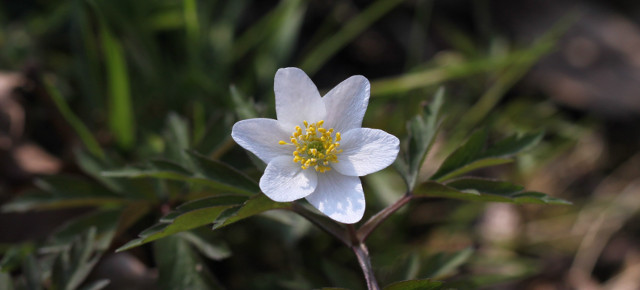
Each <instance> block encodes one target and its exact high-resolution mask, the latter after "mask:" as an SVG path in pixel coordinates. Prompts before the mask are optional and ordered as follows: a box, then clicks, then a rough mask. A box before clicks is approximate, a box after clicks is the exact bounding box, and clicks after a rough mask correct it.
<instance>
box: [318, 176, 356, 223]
mask: <svg viewBox="0 0 640 290" xmlns="http://www.w3.org/2000/svg"><path fill="white" fill-rule="evenodd" d="M307 200H308V201H309V202H310V203H311V204H312V205H313V206H314V207H315V208H317V209H318V210H319V211H321V212H322V213H324V214H325V215H327V216H328V217H330V218H332V219H334V220H336V221H338V222H341V223H345V224H353V223H357V222H358V221H360V219H362V215H363V214H364V208H365V201H364V191H363V190H362V183H360V178H358V177H354V176H344V175H342V174H340V173H338V172H336V171H333V170H331V171H327V172H324V173H318V186H317V187H316V191H314V192H313V193H312V194H311V195H309V196H307Z"/></svg>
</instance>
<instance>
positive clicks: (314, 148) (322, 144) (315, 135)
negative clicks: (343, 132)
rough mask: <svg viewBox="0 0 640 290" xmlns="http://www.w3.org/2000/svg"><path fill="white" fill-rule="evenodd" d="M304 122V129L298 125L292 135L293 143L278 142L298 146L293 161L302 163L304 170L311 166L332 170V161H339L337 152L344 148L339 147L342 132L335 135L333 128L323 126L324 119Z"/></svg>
mask: <svg viewBox="0 0 640 290" xmlns="http://www.w3.org/2000/svg"><path fill="white" fill-rule="evenodd" d="M302 123H303V124H304V130H302V128H301V127H300V126H296V127H295V130H294V132H293V133H292V134H291V137H290V140H291V143H287V142H285V141H280V142H278V144H280V145H295V146H296V148H295V149H294V150H293V153H292V154H293V162H294V163H300V168H302V169H303V170H305V169H308V168H311V167H313V168H314V169H315V170H316V171H317V172H321V173H323V172H326V171H329V170H331V167H330V166H329V165H330V163H337V162H338V156H337V154H339V153H340V152H342V149H338V147H339V146H340V143H338V141H340V138H341V137H340V132H336V133H335V135H334V134H333V132H334V129H333V128H329V129H325V128H323V127H322V125H324V121H323V120H320V121H318V122H316V123H311V124H309V122H307V121H306V120H305V121H303V122H302Z"/></svg>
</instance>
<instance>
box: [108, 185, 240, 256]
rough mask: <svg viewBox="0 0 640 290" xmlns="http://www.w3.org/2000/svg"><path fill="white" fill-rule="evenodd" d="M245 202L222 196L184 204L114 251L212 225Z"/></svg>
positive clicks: (238, 198) (229, 196)
mask: <svg viewBox="0 0 640 290" xmlns="http://www.w3.org/2000/svg"><path fill="white" fill-rule="evenodd" d="M246 200H247V198H246V197H244V196H235V195H223V196H213V197H208V198H203V199H200V200H195V201H192V202H188V203H185V204H183V205H181V206H179V207H178V208H176V210H175V211H174V212H171V213H169V214H168V216H170V218H167V217H164V218H162V219H161V220H160V223H158V224H156V225H154V226H152V227H150V228H148V229H146V230H144V231H143V232H141V233H140V234H139V236H140V237H139V238H138V239H135V240H132V241H130V242H128V243H127V244H125V245H124V246H122V247H120V248H119V249H117V250H116V252H120V251H124V250H128V249H131V248H134V247H137V246H140V245H142V244H145V243H148V242H151V241H154V240H157V239H160V238H163V237H166V236H169V235H172V234H175V233H178V232H183V231H187V230H190V229H193V228H196V227H199V226H203V225H206V224H209V223H212V222H213V221H215V220H216V218H217V217H218V216H219V215H220V214H221V213H222V212H224V211H225V210H226V209H228V208H230V207H234V206H239V205H241V204H242V203H244V202H245V201H246Z"/></svg>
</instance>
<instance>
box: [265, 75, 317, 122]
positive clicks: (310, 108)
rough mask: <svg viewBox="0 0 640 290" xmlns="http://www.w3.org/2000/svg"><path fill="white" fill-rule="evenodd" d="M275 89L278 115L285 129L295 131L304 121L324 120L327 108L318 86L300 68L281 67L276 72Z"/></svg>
mask: <svg viewBox="0 0 640 290" xmlns="http://www.w3.org/2000/svg"><path fill="white" fill-rule="evenodd" d="M273 90H274V92H275V94H276V115H277V116H278V121H280V122H281V123H282V125H283V128H284V129H285V130H288V131H291V132H293V130H294V128H295V126H296V125H298V126H302V121H305V120H306V121H308V122H309V123H315V122H317V121H320V120H323V119H324V117H325V116H326V109H325V107H324V103H323V102H322V97H320V93H319V92H318V88H316V85H315V84H313V82H312V81H311V79H309V77H308V76H307V74H305V73H304V71H302V70H301V69H299V68H295V67H288V68H281V69H279V70H278V72H276V77H275V80H274V85H273Z"/></svg>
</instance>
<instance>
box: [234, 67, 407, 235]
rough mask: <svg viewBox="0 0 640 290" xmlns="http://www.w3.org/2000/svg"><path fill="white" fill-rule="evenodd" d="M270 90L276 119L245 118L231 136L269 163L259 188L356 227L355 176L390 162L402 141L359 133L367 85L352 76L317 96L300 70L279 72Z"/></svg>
mask: <svg viewBox="0 0 640 290" xmlns="http://www.w3.org/2000/svg"><path fill="white" fill-rule="evenodd" d="M274 91H275V95H276V115H277V118H278V119H277V120H273V119H264V118H257V119H248V120H242V121H239V122H237V123H236V124H235V125H234V126H233V129H232V132H231V136H232V137H233V139H234V140H235V141H236V142H237V143H238V144H239V145H240V146H242V147H243V148H245V149H247V150H249V151H251V152H252V153H253V154H255V155H256V156H258V158H260V159H262V161H264V162H265V163H267V168H266V169H265V171H264V175H262V178H260V189H261V190H262V192H264V194H266V195H267V196H268V197H269V198H271V199H272V200H274V201H277V202H288V201H293V200H297V199H300V198H306V199H307V200H308V201H309V202H310V203H311V204H312V205H313V206H314V207H315V208H317V209H318V210H319V211H321V212H322V213H324V214H325V215H327V216H329V217H330V218H332V219H334V220H336V221H338V222H342V223H348V224H351V223H356V222H358V221H359V220H360V219H362V215H363V214H364V208H365V200H364V191H363V190H362V184H361V183H360V178H358V176H363V175H367V174H370V173H373V172H376V171H379V170H382V169H384V168H385V167H387V166H389V165H390V164H391V163H393V161H394V160H395V159H396V156H397V155H398V150H399V144H400V141H399V140H398V138H396V137H395V136H393V135H391V134H389V133H387V132H384V131H382V130H377V129H369V128H361V126H362V118H363V117H364V113H365V111H366V110H367V105H368V103H369V81H368V80H367V79H366V78H365V77H363V76H352V77H350V78H348V79H346V80H345V81H343V82H342V83H340V84H339V85H338V86H336V87H335V88H333V89H332V90H331V91H330V92H329V93H327V94H326V95H325V96H324V97H321V96H320V94H319V93H318V89H317V88H316V86H315V85H314V84H313V82H312V81H311V79H309V77H308V76H307V75H306V74H305V73H304V72H303V71H302V70H300V69H298V68H283V69H279V70H278V72H277V73H276V76H275V82H274Z"/></svg>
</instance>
